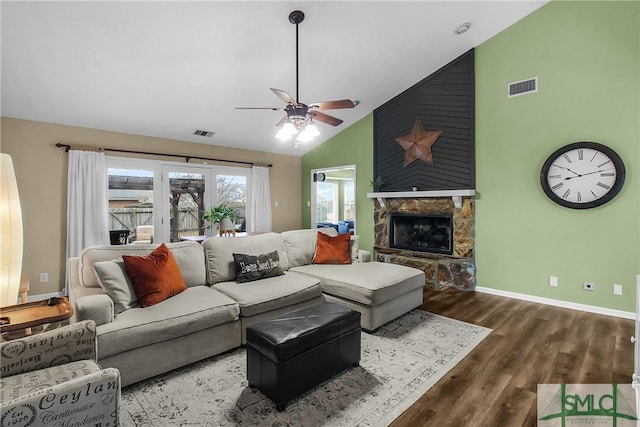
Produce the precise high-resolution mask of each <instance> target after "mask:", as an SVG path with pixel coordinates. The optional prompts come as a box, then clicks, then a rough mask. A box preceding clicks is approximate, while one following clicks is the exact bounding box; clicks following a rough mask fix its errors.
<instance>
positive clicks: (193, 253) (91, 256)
mask: <svg viewBox="0 0 640 427" xmlns="http://www.w3.org/2000/svg"><path fill="white" fill-rule="evenodd" d="M158 246H160V245H159V244H157V245H156V244H149V245H115V246H91V247H88V248H86V249H83V250H82V253H81V254H80V257H79V258H80V262H79V265H78V268H79V269H80V272H79V273H80V284H81V285H82V286H85V287H89V288H98V287H100V284H99V283H98V278H97V277H96V275H95V272H94V269H93V264H95V263H96V262H99V261H113V260H115V259H120V258H122V255H137V256H143V255H149V254H150V253H151V252H153V251H154V249H156V248H157V247H158ZM167 247H168V248H169V249H171V253H172V254H173V257H174V258H175V260H176V262H177V263H178V267H180V271H182V276H183V278H184V282H185V283H186V285H187V286H199V285H204V284H206V277H205V269H204V251H203V249H202V246H201V245H200V244H199V243H198V242H175V243H167Z"/></svg>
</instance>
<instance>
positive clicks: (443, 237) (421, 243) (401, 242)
mask: <svg viewBox="0 0 640 427" xmlns="http://www.w3.org/2000/svg"><path fill="white" fill-rule="evenodd" d="M421 193H422V194H421ZM424 193H433V192H415V193H413V194H412V193H410V192H403V193H395V194H394V193H372V194H369V197H373V198H376V200H375V202H374V203H375V209H374V221H375V247H374V250H375V260H376V261H381V262H390V263H394V264H401V265H407V266H410V267H414V268H418V269H420V270H422V271H424V272H425V276H426V283H425V288H427V289H436V290H473V289H474V288H475V285H476V274H475V271H476V267H475V259H474V216H475V207H474V198H473V197H472V196H473V194H474V193H475V192H472V191H471V192H470V196H465V197H462V196H460V197H451V196H439V197H432V196H431V195H428V196H426V197H425V195H424ZM411 196H414V197H411ZM454 200H455V203H454ZM456 205H457V206H459V207H456Z"/></svg>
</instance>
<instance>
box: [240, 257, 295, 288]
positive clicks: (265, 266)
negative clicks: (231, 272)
mask: <svg viewBox="0 0 640 427" xmlns="http://www.w3.org/2000/svg"><path fill="white" fill-rule="evenodd" d="M233 261H234V263H235V266H236V282H238V283H246V282H252V281H254V280H260V279H266V278H268V277H275V276H282V275H283V274H284V273H283V272H282V268H280V257H278V251H273V252H269V253H268V254H261V255H247V254H233Z"/></svg>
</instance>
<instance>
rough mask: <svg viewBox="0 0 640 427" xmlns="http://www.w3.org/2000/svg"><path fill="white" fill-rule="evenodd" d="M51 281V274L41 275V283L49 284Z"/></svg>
mask: <svg viewBox="0 0 640 427" xmlns="http://www.w3.org/2000/svg"><path fill="white" fill-rule="evenodd" d="M48 281H49V273H40V283H47V282H48Z"/></svg>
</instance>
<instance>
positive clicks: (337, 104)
mask: <svg viewBox="0 0 640 427" xmlns="http://www.w3.org/2000/svg"><path fill="white" fill-rule="evenodd" d="M356 105H357V104H355V103H354V102H353V101H352V100H350V99H338V100H336V101H325V102H313V103H311V104H309V108H313V109H316V110H339V109H341V108H353V107H355V106H356Z"/></svg>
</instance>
